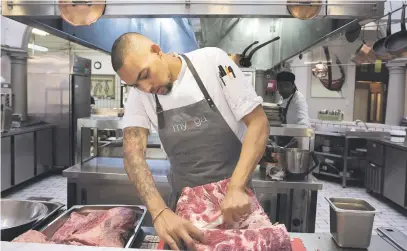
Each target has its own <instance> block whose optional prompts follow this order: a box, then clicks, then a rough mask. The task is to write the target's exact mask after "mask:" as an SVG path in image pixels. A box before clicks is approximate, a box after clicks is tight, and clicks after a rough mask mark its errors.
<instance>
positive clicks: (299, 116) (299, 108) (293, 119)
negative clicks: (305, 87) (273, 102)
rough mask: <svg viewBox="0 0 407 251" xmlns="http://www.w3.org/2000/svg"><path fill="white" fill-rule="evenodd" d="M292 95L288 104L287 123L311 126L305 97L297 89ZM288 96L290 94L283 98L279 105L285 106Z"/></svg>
mask: <svg viewBox="0 0 407 251" xmlns="http://www.w3.org/2000/svg"><path fill="white" fill-rule="evenodd" d="M293 95H294V97H293V99H292V100H291V102H290V105H289V106H288V111H287V124H296V125H305V126H308V127H311V122H310V119H309V116H308V105H307V101H306V100H305V97H304V96H303V95H302V93H301V92H299V91H296V92H295V93H294V94H293ZM290 98H291V96H290V97H288V98H286V99H284V100H283V101H282V103H281V106H282V107H284V108H285V107H287V103H288V100H289V99H290Z"/></svg>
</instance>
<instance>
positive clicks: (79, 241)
mask: <svg viewBox="0 0 407 251" xmlns="http://www.w3.org/2000/svg"><path fill="white" fill-rule="evenodd" d="M136 220H137V215H136V212H135V211H134V210H132V209H129V208H125V207H115V208H112V209H109V210H106V211H93V212H90V213H88V214H87V215H82V214H79V213H76V212H72V213H71V215H70V217H69V219H68V220H67V221H66V222H65V223H64V225H62V226H61V227H60V228H59V229H58V230H57V231H56V232H55V234H54V235H53V236H52V238H51V240H47V237H46V236H45V235H43V234H42V233H40V232H38V231H34V230H30V231H27V232H25V233H24V234H22V235H20V236H19V237H17V238H15V239H14V240H13V241H14V242H34V243H58V244H67V245H76V246H82V245H88V246H101V247H121V248H122V247H124V245H125V243H124V242H125V239H126V238H127V236H128V234H129V232H130V230H131V229H132V228H133V226H134V223H135V221H136Z"/></svg>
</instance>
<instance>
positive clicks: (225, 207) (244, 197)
mask: <svg viewBox="0 0 407 251" xmlns="http://www.w3.org/2000/svg"><path fill="white" fill-rule="evenodd" d="M251 202H252V201H251V198H250V196H249V195H248V194H247V193H246V190H245V189H244V188H235V187H229V188H228V191H227V192H226V196H225V199H224V200H223V202H222V204H221V206H220V207H221V210H222V214H223V220H224V221H225V222H226V224H233V223H234V222H239V221H240V220H241V219H242V217H243V216H244V215H245V214H247V213H249V212H250V208H251Z"/></svg>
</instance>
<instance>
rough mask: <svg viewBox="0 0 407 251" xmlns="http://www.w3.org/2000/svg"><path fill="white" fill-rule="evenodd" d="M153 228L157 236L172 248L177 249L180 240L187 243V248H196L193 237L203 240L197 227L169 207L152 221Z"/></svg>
mask: <svg viewBox="0 0 407 251" xmlns="http://www.w3.org/2000/svg"><path fill="white" fill-rule="evenodd" d="M154 228H155V231H156V232H157V234H158V236H159V237H160V238H161V239H162V240H164V241H165V242H166V243H167V244H168V245H169V246H170V247H171V249H172V250H179V247H181V240H182V241H184V243H185V244H186V245H187V247H188V250H195V249H196V247H195V242H194V240H193V239H195V240H197V241H200V242H203V233H202V232H201V231H200V230H199V229H198V228H196V227H195V226H194V225H192V223H191V222H189V221H187V220H185V219H183V218H181V217H179V216H178V215H176V214H175V213H174V212H172V211H171V210H169V209H166V210H165V211H164V212H162V213H161V214H160V215H159V216H158V218H157V219H156V220H155V222H154Z"/></svg>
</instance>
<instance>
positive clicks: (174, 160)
mask: <svg viewBox="0 0 407 251" xmlns="http://www.w3.org/2000/svg"><path fill="white" fill-rule="evenodd" d="M181 56H182V57H183V58H184V60H185V62H186V63H187V66H188V69H189V70H190V71H191V73H192V75H193V77H194V79H195V81H196V83H197V84H198V87H199V88H200V89H201V92H202V94H203V95H204V97H205V98H204V99H203V100H201V101H199V102H196V103H193V104H191V105H187V106H184V107H179V108H174V109H170V110H166V111H163V108H162V106H161V104H160V101H159V99H158V96H157V95H155V100H156V113H157V120H158V134H159V136H160V140H161V143H162V145H163V147H164V150H165V152H166V153H167V155H168V159H169V161H170V163H171V168H170V172H169V175H168V181H169V183H170V185H171V188H172V191H171V195H170V201H169V202H168V206H169V207H170V208H171V209H172V210H175V207H176V203H177V200H178V198H179V195H180V194H181V191H182V189H183V188H184V187H194V186H200V185H204V184H207V183H212V182H217V181H220V180H223V179H227V178H230V177H231V176H232V173H233V171H234V169H235V167H236V164H237V162H238V160H239V156H240V151H241V149H242V143H241V142H240V140H239V139H238V138H237V136H236V134H235V133H234V132H233V131H232V129H231V128H230V127H229V125H228V124H227V122H226V121H225V119H224V118H223V117H222V115H221V114H220V112H219V110H218V109H217V107H216V105H215V104H214V102H213V100H212V98H211V97H210V96H209V93H208V91H207V90H206V88H205V86H204V84H203V83H202V80H201V78H200V77H199V75H198V73H197V72H196V70H195V68H194V66H193V65H192V63H191V61H190V60H189V58H188V57H187V56H185V55H181ZM191 84H193V83H191Z"/></svg>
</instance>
